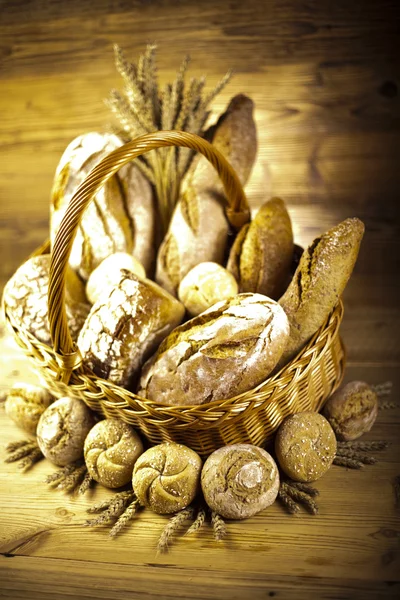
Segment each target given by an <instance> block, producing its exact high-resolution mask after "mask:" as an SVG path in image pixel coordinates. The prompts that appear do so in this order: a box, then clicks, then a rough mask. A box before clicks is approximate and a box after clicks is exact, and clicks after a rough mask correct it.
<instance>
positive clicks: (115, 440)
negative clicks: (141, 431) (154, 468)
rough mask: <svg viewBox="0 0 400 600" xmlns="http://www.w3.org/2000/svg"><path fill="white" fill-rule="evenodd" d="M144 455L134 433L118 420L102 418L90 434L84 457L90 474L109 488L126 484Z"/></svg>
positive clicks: (138, 438) (128, 426)
mask: <svg viewBox="0 0 400 600" xmlns="http://www.w3.org/2000/svg"><path fill="white" fill-rule="evenodd" d="M142 452H143V444H142V441H141V439H140V437H139V436H138V434H137V433H136V431H135V430H134V429H133V427H131V426H130V425H128V423H125V422H124V421H121V420H120V419H104V421H100V422H99V423H97V424H96V425H95V426H94V427H92V429H91V430H90V431H89V433H88V435H87V436H86V439H85V446H84V455H85V463H86V467H87V469H88V472H89V475H90V476H91V478H92V479H94V480H95V481H97V482H98V483H101V485H104V486H105V487H108V488H118V487H121V486H122V485H126V484H127V483H128V482H130V481H131V479H132V473H133V467H134V466H135V462H136V461H137V459H138V458H139V456H140V455H141V454H142Z"/></svg>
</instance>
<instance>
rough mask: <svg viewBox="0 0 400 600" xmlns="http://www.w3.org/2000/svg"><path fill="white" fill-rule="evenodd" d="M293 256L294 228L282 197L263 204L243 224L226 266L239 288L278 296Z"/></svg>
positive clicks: (274, 297) (287, 274)
mask: <svg viewBox="0 0 400 600" xmlns="http://www.w3.org/2000/svg"><path fill="white" fill-rule="evenodd" d="M292 258H293V232H292V224H291V221H290V217H289V214H288V212H287V210H286V207H285V205H284V203H283V201H282V200H281V199H280V198H272V200H269V201H268V202H266V203H265V204H263V206H262V207H261V208H260V210H259V211H258V212H257V214H256V216H255V217H254V219H253V220H252V221H251V223H247V224H246V225H244V226H243V227H242V229H241V230H240V232H239V234H238V235H237V237H236V240H235V242H234V244H233V246H232V248H231V252H230V255H229V259H228V264H227V269H228V271H230V272H231V273H232V274H233V276H234V277H235V279H236V281H237V282H238V284H239V291H240V292H257V293H259V294H264V295H265V296H268V297H269V298H272V299H273V300H278V298H280V296H281V295H282V293H283V292H284V291H285V288H286V285H287V281H288V277H289V273H290V266H291V263H292Z"/></svg>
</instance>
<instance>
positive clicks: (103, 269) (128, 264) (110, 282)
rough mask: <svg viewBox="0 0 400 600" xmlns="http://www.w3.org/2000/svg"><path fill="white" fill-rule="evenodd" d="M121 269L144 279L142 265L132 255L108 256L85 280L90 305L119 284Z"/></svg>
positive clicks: (124, 253)
mask: <svg viewBox="0 0 400 600" xmlns="http://www.w3.org/2000/svg"><path fill="white" fill-rule="evenodd" d="M121 269H126V270H127V271H130V272H131V273H134V274H135V275H137V276H138V277H140V278H141V279H145V278H146V271H145V269H144V267H143V265H142V263H140V262H139V261H138V260H137V258H135V257H134V256H132V254H128V253H127V252H115V254H110V256H107V258H105V259H104V260H103V261H102V262H101V263H100V264H99V266H98V267H96V268H95V270H94V271H92V272H91V273H90V275H89V279H88V280H87V284H86V295H87V297H88V300H89V301H90V302H91V303H92V304H94V303H95V302H97V300H99V299H100V297H101V296H103V295H104V294H109V293H110V291H111V289H112V288H113V287H114V286H115V285H117V284H118V283H119V281H120V279H121Z"/></svg>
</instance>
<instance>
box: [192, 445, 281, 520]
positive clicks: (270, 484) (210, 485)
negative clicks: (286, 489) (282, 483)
mask: <svg viewBox="0 0 400 600" xmlns="http://www.w3.org/2000/svg"><path fill="white" fill-rule="evenodd" d="M201 487H202V490H203V494H204V499H205V501H206V502H207V504H208V506H209V507H210V508H211V509H212V510H213V511H215V512H216V513H218V514H219V515H221V516H222V517H225V518H227V519H247V518H248V517H251V516H253V515H255V514H257V513H259V512H260V511H262V510H264V509H265V508H267V506H270V505H271V504H273V502H274V501H275V499H276V496H277V494H278V491H279V472H278V467H277V466H276V464H275V461H274V460H273V458H272V457H271V456H270V454H268V452H266V451H265V450H263V449H262V448H258V447H257V446H252V445H251V444H235V445H233V446H224V447H223V448H219V449H218V450H216V451H215V452H213V453H212V454H211V455H210V456H209V457H208V458H207V460H206V462H205V463H204V467H203V470H202V472H201Z"/></svg>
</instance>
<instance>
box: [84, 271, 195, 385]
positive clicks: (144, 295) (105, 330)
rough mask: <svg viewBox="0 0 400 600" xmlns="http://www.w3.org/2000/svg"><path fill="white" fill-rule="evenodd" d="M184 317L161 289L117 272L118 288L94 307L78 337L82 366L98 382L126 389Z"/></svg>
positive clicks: (179, 305)
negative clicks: (95, 376)
mask: <svg viewBox="0 0 400 600" xmlns="http://www.w3.org/2000/svg"><path fill="white" fill-rule="evenodd" d="M184 313H185V309H184V307H183V305H182V304H181V303H180V302H178V300H176V299H175V298H174V297H173V296H171V295H170V294H168V292H166V291H165V290H164V289H162V288H161V287H160V286H159V285H157V284H156V283H154V282H153V281H150V280H149V279H139V278H138V277H136V276H135V275H134V274H133V273H131V272H130V271H127V270H121V279H120V281H119V283H118V285H117V286H116V287H114V288H113V289H112V290H111V291H110V292H109V294H108V295H107V294H106V295H104V296H101V298H100V299H99V300H98V301H97V302H96V303H95V304H93V306H92V309H91V311H90V313H89V316H88V318H87V319H86V321H85V324H84V326H83V328H82V331H81V333H80V335H79V338H78V347H79V349H80V352H81V354H82V357H83V359H84V362H85V365H86V366H87V367H89V369H91V370H92V371H93V372H94V373H96V375H98V376H99V377H102V378H103V379H109V380H110V381H112V382H113V383H115V384H117V385H120V386H122V387H129V386H130V385H131V384H132V383H133V382H134V380H135V377H136V374H137V373H138V371H139V370H140V368H141V366H142V364H143V363H144V361H145V360H147V358H149V356H150V355H151V354H152V353H153V352H154V351H155V350H156V348H157V346H158V345H159V344H160V342H161V341H162V340H163V339H164V338H165V337H166V336H167V335H168V333H169V332H170V331H171V330H172V329H173V328H174V327H176V326H177V325H178V324H179V323H180V322H181V321H182V319H183V316H184Z"/></svg>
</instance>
